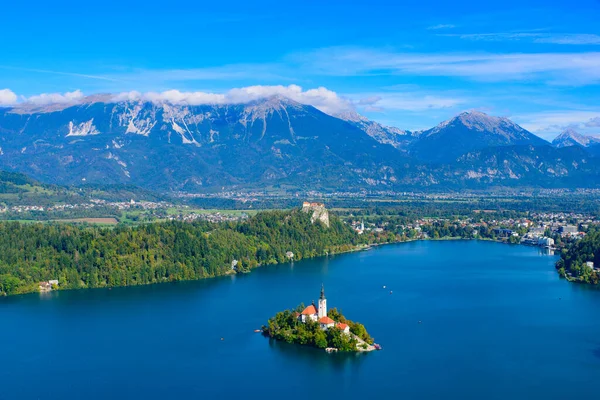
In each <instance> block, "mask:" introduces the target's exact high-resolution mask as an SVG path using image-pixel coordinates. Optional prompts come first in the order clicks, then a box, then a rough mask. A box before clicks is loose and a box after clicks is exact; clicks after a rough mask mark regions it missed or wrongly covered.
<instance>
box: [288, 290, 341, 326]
mask: <svg viewBox="0 0 600 400" xmlns="http://www.w3.org/2000/svg"><path fill="white" fill-rule="evenodd" d="M298 319H299V320H300V321H302V322H303V323H306V321H308V320H310V321H316V322H318V323H319V326H320V327H321V329H323V330H324V331H326V330H327V329H329V328H333V327H336V328H338V329H340V330H341V331H342V332H344V333H350V327H349V326H348V325H347V324H342V323H339V322H337V323H336V322H335V321H334V320H332V319H331V318H329V317H328V316H327V299H326V298H325V287H324V286H323V285H321V296H320V297H319V305H318V309H317V307H315V303H314V302H313V303H312V304H311V305H310V306H308V307H306V308H305V309H304V310H303V311H302V312H301V313H300V314H299V315H298Z"/></svg>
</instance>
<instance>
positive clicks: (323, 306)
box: [319, 284, 327, 319]
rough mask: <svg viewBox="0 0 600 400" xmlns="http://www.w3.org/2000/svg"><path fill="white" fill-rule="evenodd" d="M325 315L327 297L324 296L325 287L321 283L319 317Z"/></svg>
mask: <svg viewBox="0 0 600 400" xmlns="http://www.w3.org/2000/svg"><path fill="white" fill-rule="evenodd" d="M326 316H327V299H326V298H325V287H324V286H323V284H321V297H319V319H321V318H323V317H326Z"/></svg>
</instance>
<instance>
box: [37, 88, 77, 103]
mask: <svg viewBox="0 0 600 400" xmlns="http://www.w3.org/2000/svg"><path fill="white" fill-rule="evenodd" d="M83 97H84V95H83V93H82V92H81V90H75V91H73V92H65V93H42V94H37V95H34V96H30V97H27V98H25V102H26V103H29V104H34V105H37V106H42V105H47V104H68V103H77V102H79V101H80V100H81V99H83Z"/></svg>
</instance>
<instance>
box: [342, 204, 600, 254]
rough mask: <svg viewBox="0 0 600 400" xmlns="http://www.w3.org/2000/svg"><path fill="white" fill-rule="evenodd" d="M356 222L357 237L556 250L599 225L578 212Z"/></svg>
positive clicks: (354, 218)
mask: <svg viewBox="0 0 600 400" xmlns="http://www.w3.org/2000/svg"><path fill="white" fill-rule="evenodd" d="M371 219H374V221H366V220H365V219H357V218H356V217H355V216H353V215H350V219H349V221H348V223H349V224H350V225H351V226H352V228H353V229H354V230H355V231H356V232H357V233H358V234H359V235H364V234H372V235H373V236H375V237H376V238H377V237H386V236H389V235H390V234H392V235H394V236H396V237H395V240H398V239H399V238H398V237H400V241H402V240H417V239H441V238H445V237H447V238H453V237H461V238H465V239H467V238H473V239H493V240H498V241H503V242H509V243H515V244H518V243H520V244H525V245H531V246H540V247H543V248H546V249H548V250H549V251H551V252H552V251H555V250H557V249H561V248H564V247H565V246H566V245H567V244H568V243H571V242H574V241H577V240H580V239H582V238H584V237H585V235H586V233H585V231H586V230H587V229H588V228H589V227H590V226H592V225H598V224H600V221H599V220H598V219H596V218H595V217H593V216H589V215H583V214H577V213H531V215H530V216H529V217H528V218H507V219H493V218H488V219H487V220H485V221H484V220H483V219H480V220H477V219H475V218H460V217H456V218H453V219H451V218H420V219H417V220H415V221H414V222H412V223H405V224H397V225H394V224H392V223H390V222H389V221H387V220H386V218H385V217H378V216H376V217H374V218H371Z"/></svg>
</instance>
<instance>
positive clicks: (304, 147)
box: [0, 96, 407, 190]
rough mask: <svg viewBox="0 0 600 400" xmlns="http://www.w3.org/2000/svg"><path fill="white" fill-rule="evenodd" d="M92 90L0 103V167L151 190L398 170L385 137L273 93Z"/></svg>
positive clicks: (380, 179)
mask: <svg viewBox="0 0 600 400" xmlns="http://www.w3.org/2000/svg"><path fill="white" fill-rule="evenodd" d="M96 100H98V99H94V101H93V102H90V103H84V104H79V105H75V106H71V107H66V108H64V107H63V108H61V107H49V108H48V109H47V110H46V109H35V110H30V109H27V108H22V107H20V108H15V109H8V110H6V109H5V110H0V167H2V168H5V169H11V170H16V171H21V172H26V173H28V174H30V175H32V176H34V177H36V178H38V179H40V180H43V181H45V182H52V183H60V184H81V183H120V184H122V183H131V184H136V185H140V186H142V187H146V188H150V189H159V190H200V189H205V190H214V189H221V188H222V187H235V186H238V187H239V186H243V187H271V186H276V185H280V186H289V187H303V186H304V187H307V188H327V189H336V188H356V187H365V186H377V185H382V186H384V187H385V186H388V185H391V184H394V183H395V182H399V181H400V180H401V178H402V176H401V175H402V174H405V165H407V164H406V160H404V161H403V159H402V157H400V156H399V154H398V152H397V151H396V150H395V149H394V148H393V147H392V146H388V145H385V144H381V143H378V142H377V141H376V140H374V139H373V138H371V137H370V136H369V135H367V134H365V133H364V132H363V131H362V130H360V129H359V128H357V127H355V126H353V125H351V124H348V123H346V122H345V121H342V120H340V119H338V118H334V117H332V116H329V115H327V114H324V113H322V112H321V111H319V110H317V109H316V108H314V107H312V106H307V105H302V104H299V103H296V102H294V101H292V100H289V99H286V98H282V97H278V96H275V97H271V98H268V99H264V100H260V101H254V102H250V103H247V104H234V105H200V106H186V105H173V104H168V103H151V102H131V101H126V102H116V103H114V102H110V101H108V100H107V99H101V101H96ZM400 166H402V167H400Z"/></svg>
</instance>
